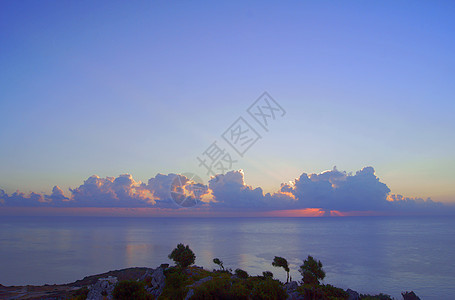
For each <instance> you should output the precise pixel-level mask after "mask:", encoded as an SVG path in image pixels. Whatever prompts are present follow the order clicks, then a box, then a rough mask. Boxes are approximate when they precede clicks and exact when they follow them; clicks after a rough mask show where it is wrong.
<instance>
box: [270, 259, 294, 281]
mask: <svg viewBox="0 0 455 300" xmlns="http://www.w3.org/2000/svg"><path fill="white" fill-rule="evenodd" d="M272 266H274V267H278V268H280V267H281V268H283V269H284V270H285V271H286V283H288V282H289V271H290V270H289V265H288V261H287V260H286V259H285V258H283V257H279V256H275V258H274V259H273V262H272Z"/></svg>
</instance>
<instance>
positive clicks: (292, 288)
mask: <svg viewBox="0 0 455 300" xmlns="http://www.w3.org/2000/svg"><path fill="white" fill-rule="evenodd" d="M298 286H299V284H298V283H297V281H291V282H288V283H286V284H285V285H284V288H285V289H286V291H295V289H296V288H297V287H298Z"/></svg>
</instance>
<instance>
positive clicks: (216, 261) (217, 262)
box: [213, 258, 224, 271]
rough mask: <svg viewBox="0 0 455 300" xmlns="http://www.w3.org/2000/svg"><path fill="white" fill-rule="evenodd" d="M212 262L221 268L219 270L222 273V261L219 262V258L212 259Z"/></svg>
mask: <svg viewBox="0 0 455 300" xmlns="http://www.w3.org/2000/svg"><path fill="white" fill-rule="evenodd" d="M213 262H214V263H215V264H217V265H219V266H220V268H221V270H223V271H224V266H223V261H222V260H220V259H219V258H214V259H213Z"/></svg>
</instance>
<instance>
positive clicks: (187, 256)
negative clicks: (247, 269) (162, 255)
mask: <svg viewBox="0 0 455 300" xmlns="http://www.w3.org/2000/svg"><path fill="white" fill-rule="evenodd" d="M168 257H169V259H172V260H173V261H174V262H175V264H176V265H177V267H179V268H182V269H185V268H186V267H188V266H190V265H192V264H194V261H195V259H196V255H194V252H193V251H192V250H191V249H190V247H189V246H188V245H187V246H184V245H183V244H178V245H177V247H176V248H175V249H174V250H172V252H171V254H169V256H168Z"/></svg>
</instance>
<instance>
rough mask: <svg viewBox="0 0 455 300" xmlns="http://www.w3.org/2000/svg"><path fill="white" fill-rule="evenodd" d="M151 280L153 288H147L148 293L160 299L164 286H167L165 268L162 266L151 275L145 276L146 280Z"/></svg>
mask: <svg viewBox="0 0 455 300" xmlns="http://www.w3.org/2000/svg"><path fill="white" fill-rule="evenodd" d="M148 277H151V278H150V285H151V287H149V288H146V290H147V292H149V293H150V294H152V295H153V296H155V297H156V298H158V296H159V295H161V293H162V292H163V289H164V286H165V285H166V276H164V268H162V267H161V266H160V267H159V268H156V269H155V270H153V272H150V273H149V274H145V275H144V279H146V278H148Z"/></svg>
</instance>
